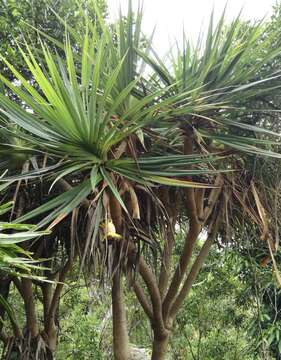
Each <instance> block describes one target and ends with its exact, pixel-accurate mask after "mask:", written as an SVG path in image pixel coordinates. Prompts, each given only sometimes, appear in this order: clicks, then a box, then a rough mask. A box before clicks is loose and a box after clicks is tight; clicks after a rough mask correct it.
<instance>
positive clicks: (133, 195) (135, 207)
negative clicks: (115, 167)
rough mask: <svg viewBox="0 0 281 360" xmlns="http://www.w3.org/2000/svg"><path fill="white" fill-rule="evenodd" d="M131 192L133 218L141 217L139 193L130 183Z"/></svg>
mask: <svg viewBox="0 0 281 360" xmlns="http://www.w3.org/2000/svg"><path fill="white" fill-rule="evenodd" d="M129 192H130V198H131V206H132V217H133V219H138V220H139V219H140V207H139V201H138V197H137V194H136V192H135V190H134V188H133V186H132V185H129Z"/></svg>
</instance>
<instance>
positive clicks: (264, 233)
mask: <svg viewBox="0 0 281 360" xmlns="http://www.w3.org/2000/svg"><path fill="white" fill-rule="evenodd" d="M251 189H252V193H253V196H254V199H255V203H256V206H257V209H258V213H259V216H260V218H261V222H262V226H263V231H262V235H261V239H262V240H265V239H266V241H267V245H268V249H269V253H270V257H271V260H272V265H273V271H274V274H275V276H276V279H277V282H278V284H279V286H280V287H281V275H280V273H279V270H278V267H277V264H276V261H275V257H274V254H273V251H275V245H274V243H273V241H272V240H271V238H270V234H269V228H268V221H267V217H266V212H265V209H264V207H263V206H262V203H261V201H260V198H259V195H258V192H257V190H256V187H255V185H254V183H253V182H251ZM268 262H269V260H268V258H265V259H263V260H262V263H261V265H262V266H263V265H264V266H266V265H267V263H268Z"/></svg>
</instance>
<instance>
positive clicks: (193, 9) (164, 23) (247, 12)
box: [108, 0, 276, 54]
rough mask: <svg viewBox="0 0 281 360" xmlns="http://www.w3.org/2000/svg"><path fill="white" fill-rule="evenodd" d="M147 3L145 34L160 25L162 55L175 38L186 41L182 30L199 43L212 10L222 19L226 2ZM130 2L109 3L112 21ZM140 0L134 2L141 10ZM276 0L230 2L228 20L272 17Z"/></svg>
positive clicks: (153, 0) (155, 0)
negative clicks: (199, 33) (240, 15)
mask: <svg viewBox="0 0 281 360" xmlns="http://www.w3.org/2000/svg"><path fill="white" fill-rule="evenodd" d="M143 1H144V20H143V29H144V32H145V33H147V34H150V33H151V32H152V30H153V28H154V26H155V25H156V33H155V35H154V47H155V48H156V49H157V50H159V51H160V52H161V53H163V54H164V53H165V51H166V50H168V48H169V45H170V44H172V43H173V40H174V39H175V38H178V39H181V38H182V29H183V26H184V28H185V32H186V34H188V35H189V36H190V37H191V38H193V39H196V37H197V35H198V32H199V31H200V28H201V26H203V29H204V28H205V27H206V24H208V18H209V15H210V12H211V10H212V8H213V7H214V9H215V14H216V15H217V16H219V15H220V14H221V12H222V11H223V9H224V7H225V4H226V0H143ZM127 3H128V1H127V0H108V4H109V11H110V16H111V18H116V16H117V15H118V11H119V7H120V5H121V8H122V10H123V13H126V6H127ZM137 4H138V0H133V5H135V6H137ZM274 4H276V0H228V1H227V19H232V18H234V17H235V16H237V14H238V13H239V11H240V10H241V9H242V8H243V12H242V17H243V18H244V19H260V18H263V17H265V16H270V15H271V12H272V6H273V5H274Z"/></svg>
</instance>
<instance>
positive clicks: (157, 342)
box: [151, 336, 169, 360]
mask: <svg viewBox="0 0 281 360" xmlns="http://www.w3.org/2000/svg"><path fill="white" fill-rule="evenodd" d="M168 343H169V336H165V337H164V336H163V337H161V338H157V337H154V340H153V348H152V356H151V360H166V356H167V351H168Z"/></svg>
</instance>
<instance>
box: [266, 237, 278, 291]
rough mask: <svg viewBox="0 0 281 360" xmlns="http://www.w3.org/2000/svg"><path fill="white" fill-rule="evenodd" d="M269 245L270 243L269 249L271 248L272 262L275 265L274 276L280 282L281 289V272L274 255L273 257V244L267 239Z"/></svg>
mask: <svg viewBox="0 0 281 360" xmlns="http://www.w3.org/2000/svg"><path fill="white" fill-rule="evenodd" d="M267 243H268V248H269V252H270V256H271V260H272V264H273V270H274V274H275V276H276V279H277V281H278V284H279V286H280V287H281V275H280V272H279V270H278V267H277V264H276V261H275V258H274V255H273V251H272V249H271V244H270V242H269V239H267Z"/></svg>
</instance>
